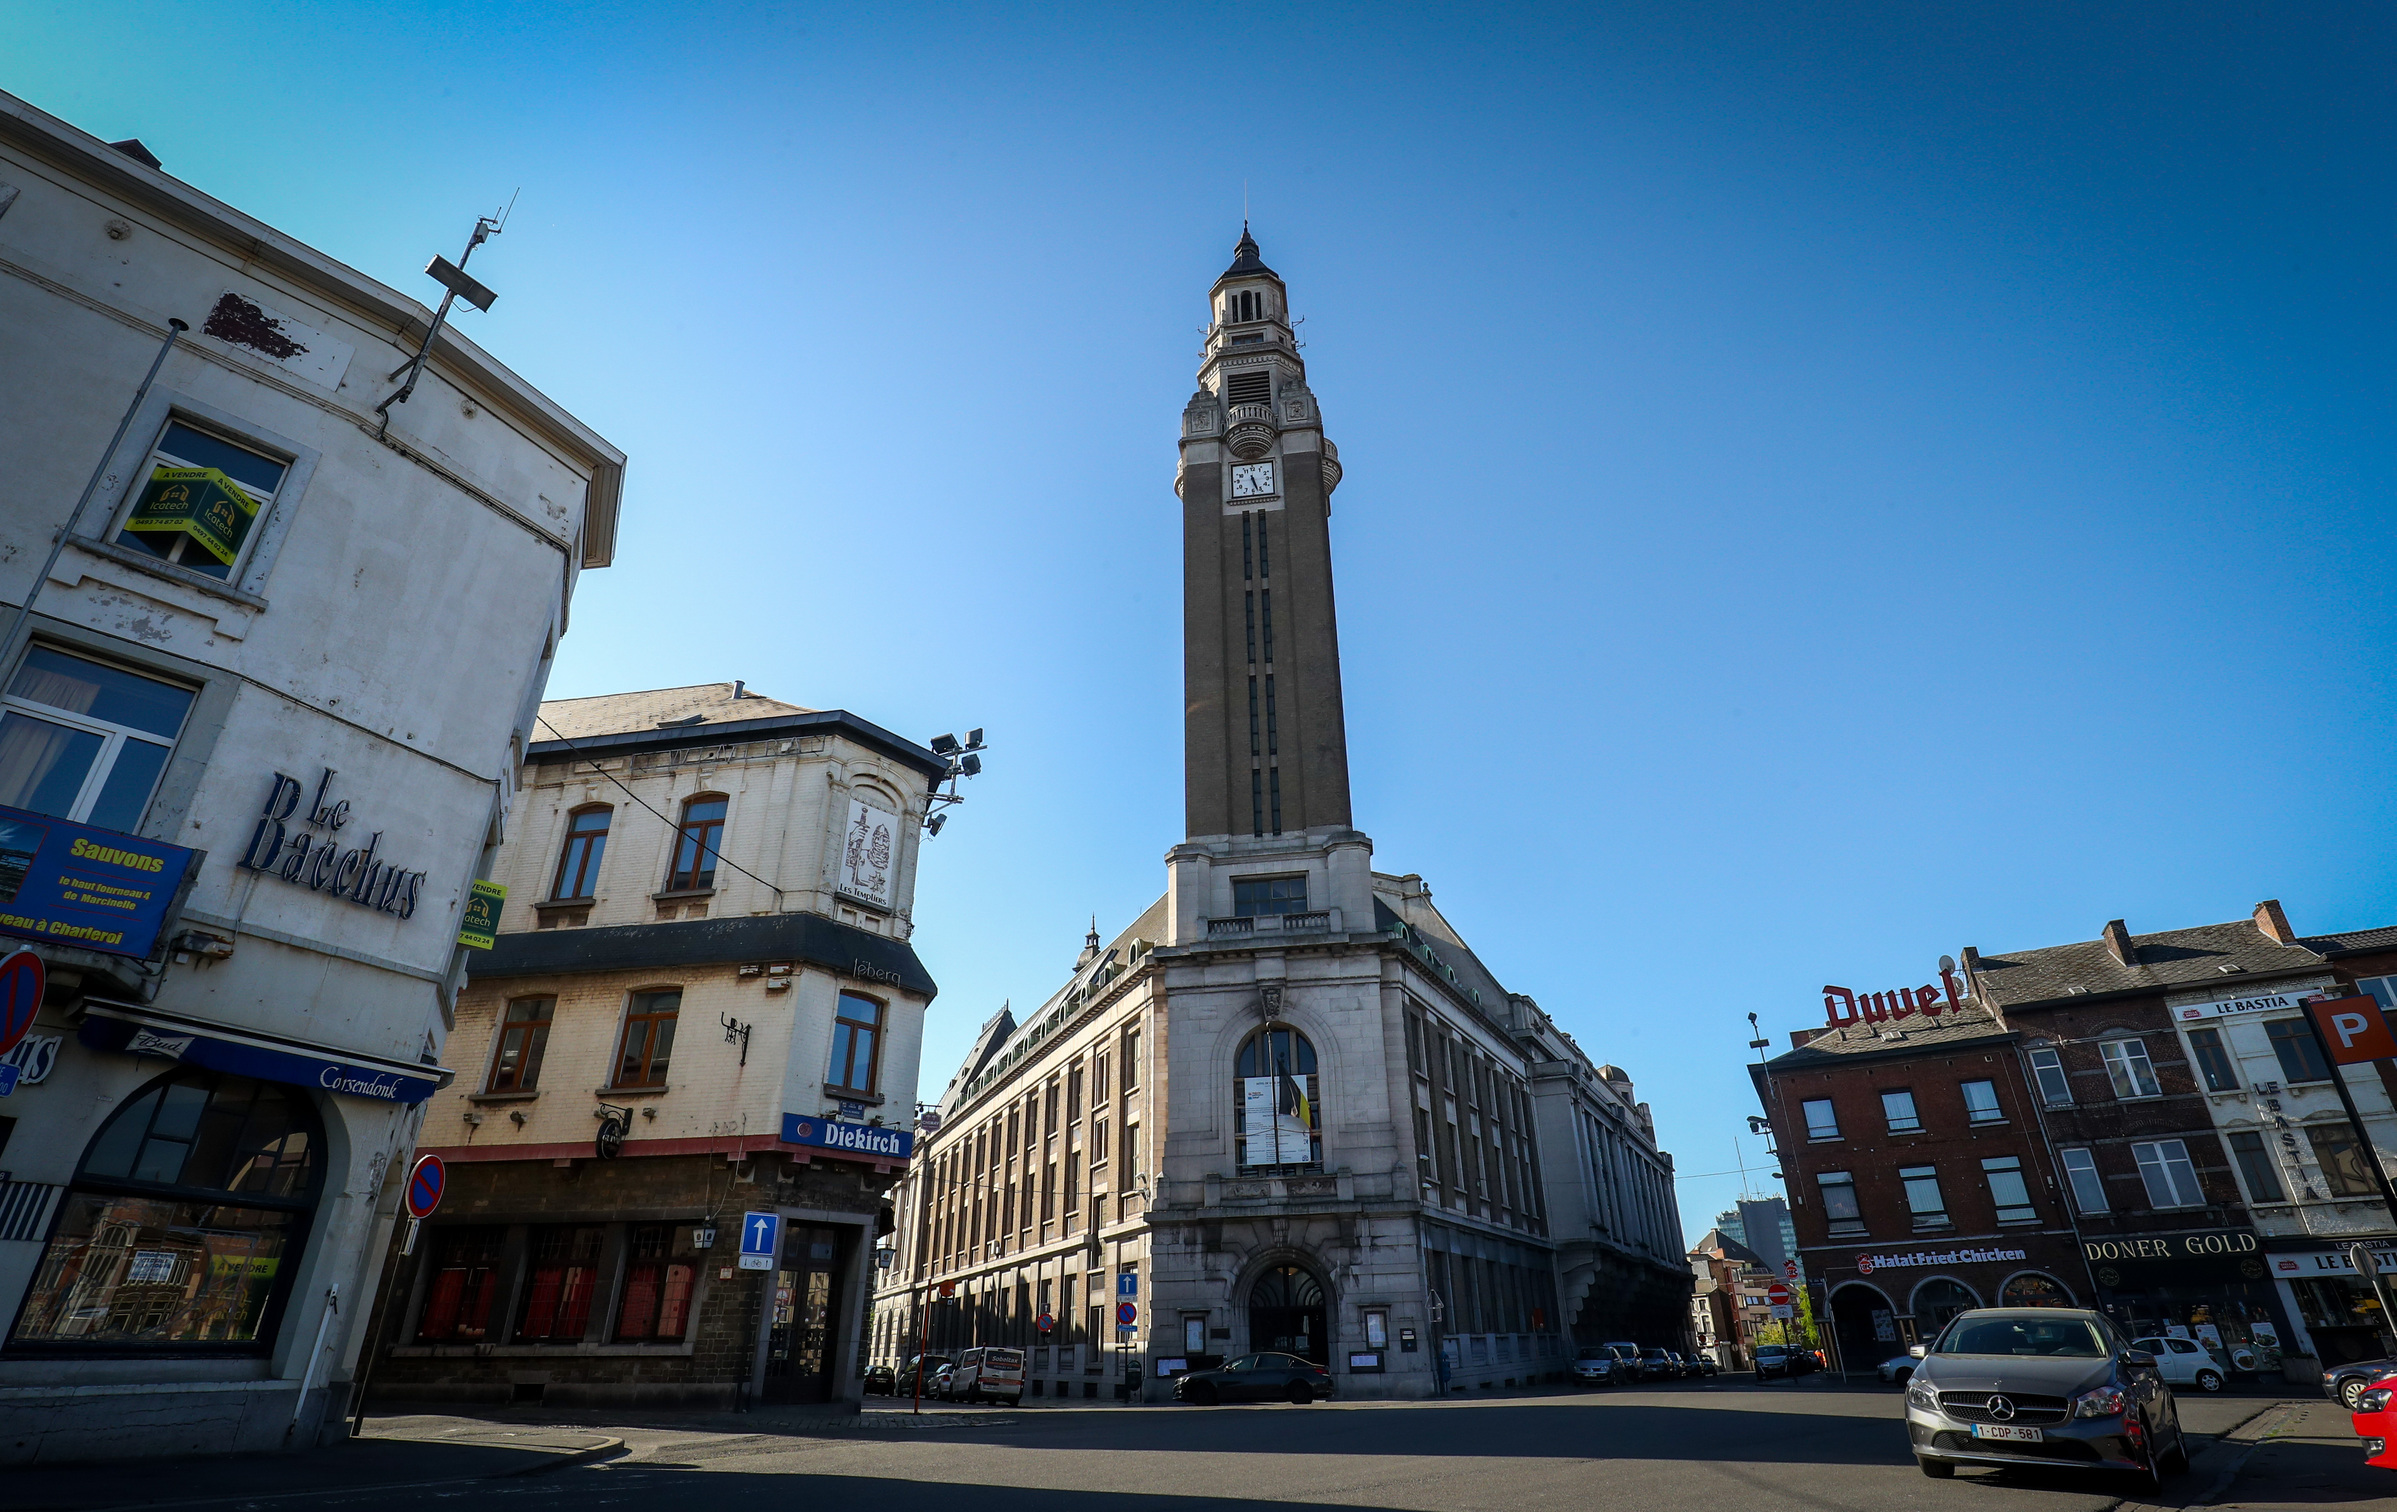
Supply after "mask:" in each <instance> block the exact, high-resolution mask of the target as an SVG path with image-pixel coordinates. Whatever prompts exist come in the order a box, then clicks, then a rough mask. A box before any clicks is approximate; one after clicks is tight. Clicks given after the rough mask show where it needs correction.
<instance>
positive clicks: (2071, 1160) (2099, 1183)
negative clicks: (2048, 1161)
mask: <svg viewBox="0 0 2397 1512" xmlns="http://www.w3.org/2000/svg"><path fill="white" fill-rule="evenodd" d="M2056 1158H2057V1159H2058V1160H2061V1161H2063V1162H2064V1179H2065V1180H2066V1182H2068V1183H2069V1184H2070V1185H2071V1187H2072V1205H2073V1206H2074V1207H2075V1208H2077V1209H2078V1210H2079V1211H2080V1213H2081V1214H2082V1216H2084V1217H2089V1218H2094V1217H2096V1216H2098V1215H2099V1214H2101V1213H2104V1212H2106V1211H2107V1210H2108V1209H2107V1205H2106V1183H2105V1178H2103V1177H2101V1176H2100V1175H2098V1173H2097V1157H2096V1156H2094V1155H2092V1154H2090V1152H2089V1151H2087V1150H2058V1151H2057V1152H2056Z"/></svg>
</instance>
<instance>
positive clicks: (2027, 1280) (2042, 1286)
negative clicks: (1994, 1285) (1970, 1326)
mask: <svg viewBox="0 0 2397 1512" xmlns="http://www.w3.org/2000/svg"><path fill="white" fill-rule="evenodd" d="M1997 1305H1998V1306H2000V1307H2070V1306H2072V1305H2073V1301H2072V1293H2071V1292H2068V1291H2066V1290H2065V1289H2064V1283H2063V1282H2061V1281H2058V1280H2057V1279H2056V1278H2055V1277H2053V1276H2043V1275H2040V1274H2039V1273H2038V1272H2037V1271H2024V1272H2023V1273H2022V1274H2021V1275H2019V1276H2010V1277H2008V1278H2007V1280H2006V1284H2005V1286H2004V1287H2003V1288H2002V1289H2000V1290H1999V1292H1998V1302H1997Z"/></svg>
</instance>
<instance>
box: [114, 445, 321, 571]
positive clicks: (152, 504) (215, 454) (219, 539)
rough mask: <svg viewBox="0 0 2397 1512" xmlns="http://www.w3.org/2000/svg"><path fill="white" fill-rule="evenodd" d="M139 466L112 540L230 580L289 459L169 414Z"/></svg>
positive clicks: (270, 503)
mask: <svg viewBox="0 0 2397 1512" xmlns="http://www.w3.org/2000/svg"><path fill="white" fill-rule="evenodd" d="M143 466H144V471H143V472H142V474H141V482H140V484H139V486H138V487H135V488H133V489H130V490H128V492H129V493H130V494H131V495H132V497H131V498H130V499H129V500H127V501H126V505H125V513H124V516H123V518H122V519H121V520H120V521H119V522H118V528H117V537H116V540H117V544H118V545H120V546H130V547H132V548H133V549H134V550H136V551H141V552H146V553H148V554H149V555H151V556H154V557H157V558H158V559H159V560H161V561H165V562H172V563H174V564H175V565H176V566H178V567H182V568H185V569H186V570H188V571H192V572H198V573H204V574H206V575H207V576H209V577H212V578H223V579H230V578H231V577H232V575H233V565H234V563H236V562H238V561H240V560H241V559H242V557H243V555H244V554H245V553H246V552H247V551H248V549H249V547H250V545H251V543H252V541H253V540H254V539H255V537H256V534H257V530H256V527H257V523H258V517H259V516H260V515H263V514H267V513H270V512H271V509H272V506H273V504H274V501H275V493H276V491H277V490H278V489H280V488H281V487H282V486H283V475H284V474H285V473H286V472H288V471H290V467H291V464H289V463H288V462H283V461H278V460H277V459H275V458H273V457H270V456H267V455H265V454H264V453H262V452H256V451H252V450H251V449H250V448H248V447H246V446H236V445H234V444H233V443H232V442H230V441H227V440H225V439H223V438H222V437H219V436H213V435H210V434H209V433H207V432H206V431H203V430H199V429H197V428H195V427H193V426H190V425H186V424H185V423H184V422H182V421H180V420H170V421H168V422H167V426H166V434H165V435H163V436H161V437H159V438H158V446H157V448H156V449H155V450H154V451H152V452H151V453H150V458H149V461H148V462H146V463H145V464H143ZM203 469H206V470H213V471H214V472H215V473H216V474H217V477H214V478H212V477H209V476H207V473H206V472H205V471H202V470H203ZM162 474H164V476H162ZM220 478H221V479H222V480H223V481H221V482H220V481H219V479H220ZM228 484H230V487H229V488H228V486H227V485H228Z"/></svg>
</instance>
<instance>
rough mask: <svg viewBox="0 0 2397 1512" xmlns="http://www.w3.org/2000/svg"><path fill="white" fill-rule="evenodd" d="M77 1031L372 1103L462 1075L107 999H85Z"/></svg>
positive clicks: (131, 1049) (418, 1093) (136, 1050)
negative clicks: (228, 1026)
mask: <svg viewBox="0 0 2397 1512" xmlns="http://www.w3.org/2000/svg"><path fill="white" fill-rule="evenodd" d="M75 1037H76V1038H77V1039H78V1040H80V1041H82V1043H84V1044H85V1045H87V1046H89V1047H90V1048H92V1049H94V1050H113V1051H118V1052H120V1053H123V1054H126V1055H144V1056H155V1057H157V1058H159V1059H161V1060H172V1061H181V1062H183V1063H184V1064H185V1065H191V1066H205V1067H206V1068H208V1069H209V1070H211V1071H229V1072H232V1073H233V1074H235V1075H237V1076H255V1077H257V1078H259V1079H260V1080H261V1081H277V1082H289V1083H291V1084H293V1085H296V1086H303V1087H321V1088H323V1089H324V1090H326V1091H328V1092H338V1093H340V1094H342V1095H343V1096H344V1097H358V1098H364V1099H366V1100H367V1101H369V1102H387V1103H411V1104H412V1103H420V1102H423V1101H424V1100H425V1099H426V1098H428V1097H431V1096H432V1095H433V1094H434V1093H435V1092H437V1091H439V1090H440V1089H441V1088H443V1087H446V1086H448V1085H449V1083H450V1080H451V1078H453V1077H454V1076H456V1075H457V1073H456V1072H454V1071H451V1070H449V1069H447V1068H446V1067H442V1066H422V1065H410V1064H409V1063H407V1062H406V1061H395V1060H385V1059H383V1058H382V1057H380V1056H373V1055H360V1054H358V1053H357V1052H356V1051H353V1050H337V1049H333V1048H331V1047H330V1046H325V1045H311V1044H309V1043H307V1042H306V1041H305V1040H294V1039H285V1038H283V1037H282V1036H281V1035H273V1034H262V1033H259V1032H258V1031H256V1030H251V1029H231V1028H227V1027H226V1026H225V1025H223V1024H212V1023H210V1022H208V1021H207V1020H205V1019H195V1018H187V1017H185V1016H183V1015H182V1014H178V1013H168V1012H165V1011H163V1010H161V1009H157V1008H145V1007H142V1006H140V1005H138V1004H134V1003H112V1002H108V1001H106V1000H104V999H90V1000H87V1001H86V1003H85V1004H84V1020H83V1023H82V1026H81V1027H80V1028H78V1029H77V1030H76V1031H75Z"/></svg>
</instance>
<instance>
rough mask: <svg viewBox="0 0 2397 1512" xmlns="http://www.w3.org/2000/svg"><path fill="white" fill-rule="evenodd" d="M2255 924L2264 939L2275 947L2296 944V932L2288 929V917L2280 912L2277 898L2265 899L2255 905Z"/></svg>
mask: <svg viewBox="0 0 2397 1512" xmlns="http://www.w3.org/2000/svg"><path fill="white" fill-rule="evenodd" d="M2255 923H2256V928H2258V929H2260V930H2262V931H2263V932H2264V938H2265V939H2267V940H2270V941H2271V942H2272V943H2273V944H2275V945H2294V944H2296V943H2297V931H2296V930H2294V929H2291V928H2290V927H2289V916H2288V915H2287V914H2285V913H2282V912H2281V911H2280V899H2278V898H2266V899H2265V900H2264V901H2263V902H2261V903H2258V904H2257V905H2256V911H2255Z"/></svg>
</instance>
